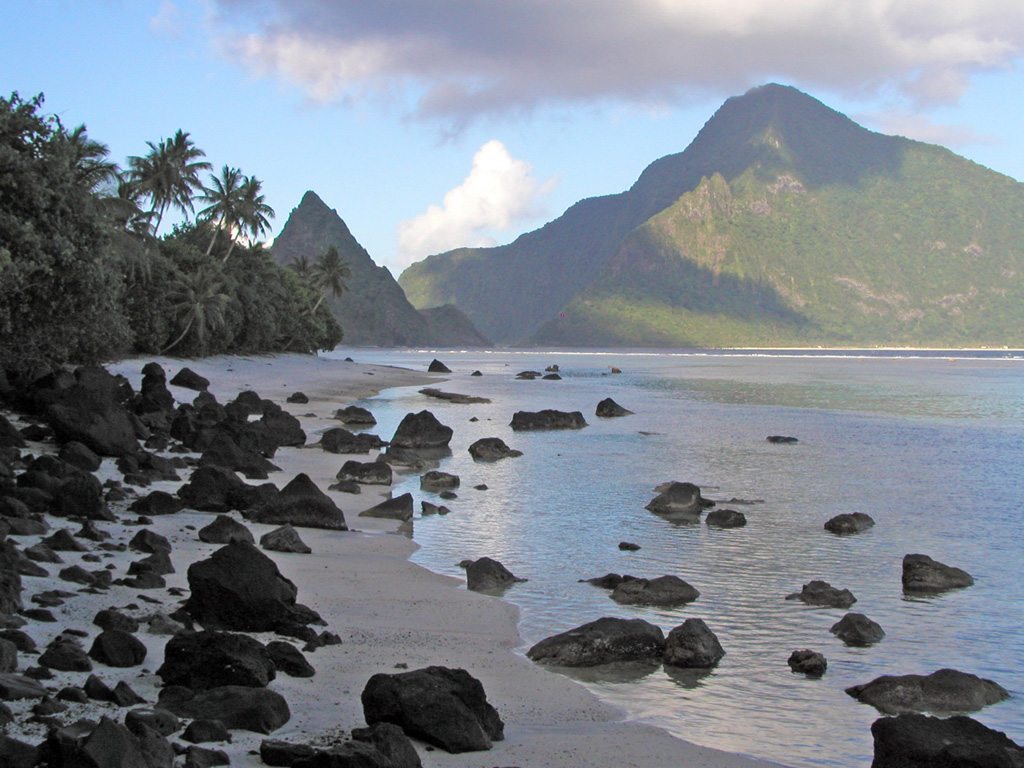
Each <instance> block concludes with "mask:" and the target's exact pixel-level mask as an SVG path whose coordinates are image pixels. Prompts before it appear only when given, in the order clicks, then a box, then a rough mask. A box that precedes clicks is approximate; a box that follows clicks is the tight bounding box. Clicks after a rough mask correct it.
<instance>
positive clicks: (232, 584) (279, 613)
mask: <svg viewBox="0 0 1024 768" xmlns="http://www.w3.org/2000/svg"><path fill="white" fill-rule="evenodd" d="M188 585H189V589H190V590H191V594H190V596H189V598H188V600H187V601H186V603H185V609H186V611H188V613H189V614H190V615H191V616H192V618H193V619H195V621H197V622H198V623H199V624H201V625H202V626H203V627H204V628H205V629H224V630H238V631H242V632H267V631H273V630H275V629H277V628H278V627H281V626H282V625H288V624H291V623H294V622H296V621H299V622H300V623H308V622H306V621H303V620H302V618H303V615H304V613H303V612H300V611H298V610H297V608H296V603H295V597H296V594H297V592H298V590H297V589H296V587H295V584H293V583H292V582H291V581H289V580H288V579H286V578H285V577H284V576H282V575H281V572H280V571H279V570H278V569H277V565H275V564H274V561H273V560H271V559H270V558H269V557H267V556H266V555H264V554H263V553H262V552H260V551H259V550H258V549H257V548H256V547H255V546H253V545H252V544H249V543H248V542H244V541H236V542H232V543H231V544H228V545H227V546H225V547H221V548H220V549H218V550H217V551H216V552H214V553H213V555H212V556H211V557H210V558H209V559H207V560H200V561H198V562H195V563H193V564H192V565H190V566H189V568H188ZM308 610H309V609H305V611H308Z"/></svg>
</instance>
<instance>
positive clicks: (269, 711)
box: [157, 685, 291, 733]
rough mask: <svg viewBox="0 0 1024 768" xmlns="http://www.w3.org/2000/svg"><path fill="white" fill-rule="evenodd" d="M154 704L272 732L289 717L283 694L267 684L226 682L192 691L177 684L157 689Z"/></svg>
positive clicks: (230, 725)
mask: <svg viewBox="0 0 1024 768" xmlns="http://www.w3.org/2000/svg"><path fill="white" fill-rule="evenodd" d="M157 706H158V707H160V708H161V709H166V710H168V711H169V712H171V713H173V714H175V715H177V716H178V717H187V718H191V719H197V718H203V719H213V720H220V721H221V722H222V723H224V725H225V726H226V727H227V728H231V729H235V728H238V729H241V730H244V731H253V732H254V733H272V732H274V731H276V730H277V729H278V728H280V727H281V726H282V725H284V724H285V723H287V722H288V721H289V720H290V719H291V711H290V710H289V709H288V703H287V702H286V701H285V699H284V697H283V696H282V695H281V694H279V693H277V692H276V691H271V690H268V689H266V688H247V687H245V686H240V685H227V686H223V687H220V688H210V689H209V690H205V691H198V692H196V691H192V690H190V689H189V688H185V687H183V686H179V685H173V686H168V687H167V688H164V689H163V690H162V691H161V692H160V698H159V700H158V701H157Z"/></svg>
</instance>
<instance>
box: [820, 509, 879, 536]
mask: <svg viewBox="0 0 1024 768" xmlns="http://www.w3.org/2000/svg"><path fill="white" fill-rule="evenodd" d="M874 524H875V521H874V520H873V519H872V518H871V515H867V514H865V513H863V512H853V513H851V514H842V515H836V516H835V517H833V518H832V519H831V520H829V521H828V522H826V523H825V530H826V531H828V532H829V533H835V534H839V535H847V534H851V533H860V532H861V531H866V530H867V529H868V528H871V527H872V526H874Z"/></svg>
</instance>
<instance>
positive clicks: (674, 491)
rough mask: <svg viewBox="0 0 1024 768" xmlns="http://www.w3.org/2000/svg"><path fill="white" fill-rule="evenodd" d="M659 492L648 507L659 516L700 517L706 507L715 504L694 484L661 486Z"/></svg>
mask: <svg viewBox="0 0 1024 768" xmlns="http://www.w3.org/2000/svg"><path fill="white" fill-rule="evenodd" d="M658 490H659V493H658V495H657V496H655V497H654V498H653V499H651V501H650V503H649V504H648V505H647V507H646V509H649V510H650V511H651V512H654V513H655V514H657V515H664V516H667V517H672V516H682V517H698V516H699V515H700V513H701V512H703V511H704V509H705V508H706V507H710V506H713V504H714V502H710V501H707V500H706V499H704V498H703V497H702V496H701V495H700V488H699V487H697V486H696V485H694V484H693V483H680V482H671V483H667V484H665V485H662V486H659V487H658Z"/></svg>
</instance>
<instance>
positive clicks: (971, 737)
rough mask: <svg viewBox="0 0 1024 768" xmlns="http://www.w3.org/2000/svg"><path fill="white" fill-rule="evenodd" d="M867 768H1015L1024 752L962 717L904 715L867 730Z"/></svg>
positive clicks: (998, 733) (1023, 762) (1002, 736)
mask: <svg viewBox="0 0 1024 768" xmlns="http://www.w3.org/2000/svg"><path fill="white" fill-rule="evenodd" d="M871 735H872V736H873V737H874V740H875V759H874V761H873V762H872V763H871V768H1020V766H1022V765H1024V747H1021V746H1020V745H1019V744H1016V743H1014V742H1013V741H1012V740H1011V739H1010V738H1009V737H1008V736H1007V735H1006V734H1005V733H1003V732H1002V731H996V730H993V729H992V728H989V727H988V726H986V725H983V724H981V723H979V722H978V721H977V720H974V719H972V718H970V717H967V716H965V715H954V716H953V717H950V718H946V719H943V718H938V717H928V716H927V715H919V714H905V715H897V716H896V717H882V718H879V719H878V720H875V722H874V723H872V724H871Z"/></svg>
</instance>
